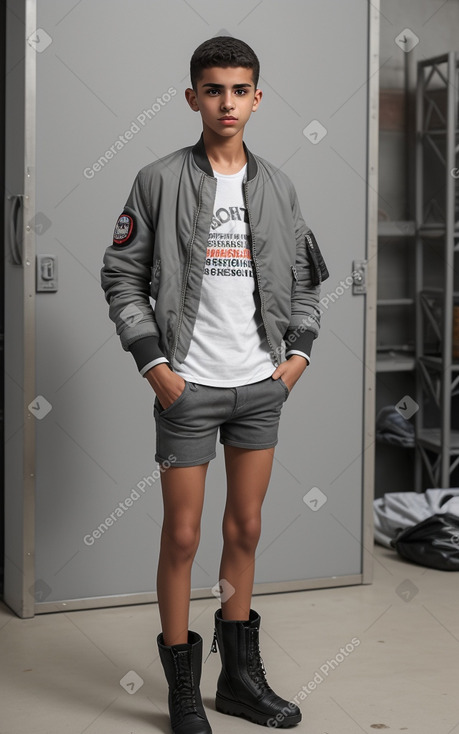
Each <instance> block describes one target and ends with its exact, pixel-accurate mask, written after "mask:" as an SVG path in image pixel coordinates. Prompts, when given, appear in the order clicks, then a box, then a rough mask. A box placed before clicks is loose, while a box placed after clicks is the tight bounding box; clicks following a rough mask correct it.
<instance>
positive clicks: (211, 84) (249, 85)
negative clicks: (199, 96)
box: [202, 82, 252, 89]
mask: <svg viewBox="0 0 459 734" xmlns="http://www.w3.org/2000/svg"><path fill="white" fill-rule="evenodd" d="M202 86H203V87H216V88H217V89H224V88H225V85H224V84H214V82H209V83H208V84H203V85H202ZM251 86H252V85H251V84H248V83H247V82H246V83H244V84H233V89H240V88H241V87H251Z"/></svg>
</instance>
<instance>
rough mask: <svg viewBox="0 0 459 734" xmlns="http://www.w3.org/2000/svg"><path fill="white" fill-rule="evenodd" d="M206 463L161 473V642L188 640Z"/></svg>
mask: <svg viewBox="0 0 459 734" xmlns="http://www.w3.org/2000/svg"><path fill="white" fill-rule="evenodd" d="M208 466H209V462H207V463H206V464H200V465H199V466H190V467H179V466H176V467H169V468H168V469H166V470H165V471H164V472H162V474H161V488H162V493H163V503H164V519H163V526H162V531H161V549H160V554H159V561H158V572H157V585H156V588H157V593H158V605H159V613H160V617H161V626H162V632H163V637H164V644H165V645H178V644H181V643H185V642H188V621H189V608H190V593H191V566H192V563H193V559H194V557H195V555H196V551H197V549H198V546H199V539H200V529H201V514H202V507H203V503H204V487H205V479H206V473H207V468H208Z"/></svg>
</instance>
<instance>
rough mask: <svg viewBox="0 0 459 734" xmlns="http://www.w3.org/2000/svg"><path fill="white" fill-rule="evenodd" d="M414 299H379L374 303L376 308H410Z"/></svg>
mask: <svg viewBox="0 0 459 734" xmlns="http://www.w3.org/2000/svg"><path fill="white" fill-rule="evenodd" d="M413 304H414V298H381V299H379V300H378V301H376V305H377V306H412V305H413Z"/></svg>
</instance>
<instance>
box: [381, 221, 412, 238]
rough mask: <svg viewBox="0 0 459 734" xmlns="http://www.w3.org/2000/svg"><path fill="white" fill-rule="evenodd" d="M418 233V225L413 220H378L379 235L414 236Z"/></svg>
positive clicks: (391, 236)
mask: <svg viewBox="0 0 459 734" xmlns="http://www.w3.org/2000/svg"><path fill="white" fill-rule="evenodd" d="M415 233H416V225H415V223H414V222H412V221H399V222H390V221H384V220H382V221H381V222H378V237H390V238H393V237H413V236H414V235H415Z"/></svg>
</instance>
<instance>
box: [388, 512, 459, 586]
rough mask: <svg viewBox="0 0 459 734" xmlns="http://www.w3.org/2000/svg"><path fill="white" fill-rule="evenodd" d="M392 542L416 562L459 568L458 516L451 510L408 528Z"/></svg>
mask: <svg viewBox="0 0 459 734" xmlns="http://www.w3.org/2000/svg"><path fill="white" fill-rule="evenodd" d="M390 542H391V545H392V547H393V548H395V549H396V551H397V552H398V553H399V554H400V555H401V556H402V557H403V558H406V559H407V560H409V561H413V563H419V564H420V565H421V566H428V567H429V568H437V569H439V570H440V571H459V517H457V515H452V514H451V513H450V512H445V513H442V514H438V515H432V517H428V518H426V520H423V521H422V522H420V523H418V524H417V525H413V526H412V527H410V528H405V530H402V531H401V532H400V533H399V534H398V535H397V536H396V538H394V540H391V541H390Z"/></svg>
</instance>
